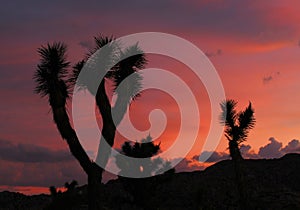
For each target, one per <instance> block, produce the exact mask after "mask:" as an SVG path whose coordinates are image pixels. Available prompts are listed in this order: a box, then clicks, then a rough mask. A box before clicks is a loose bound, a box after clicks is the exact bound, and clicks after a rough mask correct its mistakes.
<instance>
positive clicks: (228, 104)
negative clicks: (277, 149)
mask: <svg viewBox="0 0 300 210" xmlns="http://www.w3.org/2000/svg"><path fill="white" fill-rule="evenodd" d="M236 105H237V102H236V101H235V100H232V99H228V100H226V101H224V102H222V103H221V109H222V114H221V123H224V124H225V137H226V138H227V140H228V142H229V152H230V156H231V158H232V159H233V160H236V159H242V156H241V153H240V149H239V146H240V144H241V143H242V142H244V141H246V140H247V137H248V134H249V131H250V130H251V129H252V128H253V127H254V125H255V122H256V121H255V117H254V109H253V108H252V104H251V102H249V105H248V106H247V107H246V108H245V110H243V111H240V112H237V111H236V109H235V108H236Z"/></svg>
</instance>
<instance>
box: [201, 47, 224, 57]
mask: <svg viewBox="0 0 300 210" xmlns="http://www.w3.org/2000/svg"><path fill="white" fill-rule="evenodd" d="M222 54H223V51H222V50H221V49H218V50H217V51H216V52H206V53H205V55H206V56H207V57H215V56H220V55H222Z"/></svg>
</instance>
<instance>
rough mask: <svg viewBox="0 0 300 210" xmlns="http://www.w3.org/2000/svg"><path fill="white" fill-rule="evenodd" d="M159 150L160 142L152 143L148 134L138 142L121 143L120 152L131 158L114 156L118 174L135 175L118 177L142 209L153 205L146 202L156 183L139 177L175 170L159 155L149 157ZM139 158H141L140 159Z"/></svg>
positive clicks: (153, 180)
mask: <svg viewBox="0 0 300 210" xmlns="http://www.w3.org/2000/svg"><path fill="white" fill-rule="evenodd" d="M159 151H160V144H154V142H153V141H152V137H151V136H150V135H149V136H147V137H146V138H145V139H142V140H141V141H140V142H135V143H132V142H130V141H126V142H125V143H124V144H123V145H122V151H121V153H122V154H124V155H125V156H126V157H132V158H133V159H129V160H128V159H124V158H123V156H121V155H117V156H116V164H117V166H118V167H119V168H120V169H121V170H120V173H119V174H121V175H122V174H126V175H127V176H128V175H130V176H131V177H137V178H125V177H119V179H121V181H122V182H123V185H124V187H125V189H126V190H127V191H128V192H129V193H130V194H131V195H132V196H133V197H134V203H135V204H137V205H139V206H140V207H142V208H143V209H153V206H151V205H149V206H148V203H147V202H148V200H149V197H151V195H152V194H153V193H154V191H155V187H156V185H157V183H155V179H148V181H145V179H141V178H140V177H144V176H151V175H155V174H156V173H157V172H160V171H162V170H163V171H166V172H167V173H174V172H175V169H174V168H172V166H171V163H170V162H169V161H165V160H163V159H162V158H160V157H157V158H154V159H153V158H151V157H153V156H154V155H157V153H158V152H159ZM144 158H145V159H144ZM141 159H143V160H142V161H141Z"/></svg>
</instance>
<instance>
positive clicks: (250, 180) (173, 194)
mask: <svg viewBox="0 0 300 210" xmlns="http://www.w3.org/2000/svg"><path fill="white" fill-rule="evenodd" d="M233 167H234V166H233V161H231V160H224V161H220V162H218V163H216V164H214V165H212V166H210V167H208V168H206V169H205V170H204V171H194V172H182V173H176V174H164V175H159V176H155V177H151V178H147V179H143V182H144V185H145V186H147V185H149V183H151V184H152V185H151V186H152V190H151V194H149V196H148V199H147V202H146V203H145V208H143V207H140V206H138V205H136V204H135V202H134V200H133V196H132V195H131V194H130V193H129V192H128V191H126V189H124V187H123V185H122V182H121V181H120V180H119V179H117V180H111V181H109V182H108V183H107V184H105V185H104V195H105V196H104V197H101V199H103V200H102V203H103V205H104V207H105V208H106V209H124V210H126V209H128V210H129V209H130V210H134V209H146V208H147V206H151V209H187V210H195V209H218V210H219V209H221V210H222V209H224V210H225V209H238V208H239V202H238V199H237V197H238V196H237V194H238V189H237V186H236V182H235V178H234V176H235V174H234V170H233ZM243 168H244V170H245V174H246V177H245V181H246V182H247V186H248V188H247V189H246V190H247V195H248V196H249V198H248V200H249V201H250V202H249V203H250V206H248V208H251V209H261V210H271V209H272V210H273V209H290V210H297V209H300V182H299V177H300V154H287V155H285V156H283V157H282V158H279V159H258V160H248V159H245V160H244V161H243ZM75 189H76V192H75V193H74V194H73V195H71V194H68V193H62V195H61V196H62V197H61V200H60V201H56V203H55V202H52V203H51V197H50V195H49V196H46V195H40V196H35V197H29V196H24V195H21V194H16V193H9V192H2V193H0V209H1V210H4V209H24V210H26V209H34V208H33V207H34V205H38V206H39V207H41V206H42V205H41V203H42V204H43V205H44V206H45V209H57V210H59V209H74V210H77V209H87V199H86V198H87V187H86V186H80V187H77V188H75ZM144 190H145V191H146V190H147V189H144ZM70 196H71V197H70ZM72 196H73V197H72ZM12 200H13V202H12ZM62 201H63V204H64V206H63V207H62V203H60V202H62ZM49 203H51V205H50V204H49ZM20 206H21V207H20ZM50 206H51V208H50ZM35 209H37V208H35ZM39 209H42V208H39Z"/></svg>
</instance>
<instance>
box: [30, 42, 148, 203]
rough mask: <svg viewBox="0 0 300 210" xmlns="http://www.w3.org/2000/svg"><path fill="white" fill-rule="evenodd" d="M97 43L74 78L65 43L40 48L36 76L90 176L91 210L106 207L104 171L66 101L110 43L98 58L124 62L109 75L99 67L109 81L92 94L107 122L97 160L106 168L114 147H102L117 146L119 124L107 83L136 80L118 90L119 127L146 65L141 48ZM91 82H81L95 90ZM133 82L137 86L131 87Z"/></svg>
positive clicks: (38, 88)
mask: <svg viewBox="0 0 300 210" xmlns="http://www.w3.org/2000/svg"><path fill="white" fill-rule="evenodd" d="M95 42H96V47H95V49H93V50H91V52H90V54H89V55H88V56H87V58H86V59H84V60H83V61H81V62H79V63H78V64H77V65H75V67H74V68H73V72H72V75H70V74H69V71H68V70H69V67H70V62H68V61H67V58H66V50H67V47H66V45H65V44H64V43H61V42H57V43H53V44H51V45H50V44H48V45H47V46H42V47H40V48H39V49H38V53H39V55H40V57H41V59H40V64H39V65H38V66H37V70H36V72H35V75H34V79H35V82H36V84H37V85H36V89H35V91H36V93H38V94H40V95H41V96H42V97H45V96H47V97H48V101H49V104H50V106H51V108H52V113H53V119H54V122H55V124H56V125H57V129H58V130H59V132H60V134H61V136H62V138H63V139H65V140H66V141H67V144H68V146H69V148H70V151H71V153H72V155H73V156H74V157H75V158H76V159H77V160H78V162H79V163H80V165H81V167H82V168H83V170H84V171H85V172H86V174H87V175H88V197H89V209H101V208H102V207H101V205H100V201H99V200H100V199H99V195H100V194H101V193H100V191H99V190H100V188H101V179H102V172H103V169H102V168H101V167H99V166H98V165H97V164H96V163H95V162H93V161H92V160H90V158H89V157H88V155H87V154H86V152H85V150H84V149H83V147H82V145H81V144H80V142H79V139H78V137H77V135H76V132H75V130H74V129H73V128H72V126H71V124H70V121H69V117H68V113H67V109H66V102H67V99H68V98H69V95H70V94H71V87H72V86H73V85H74V83H75V81H76V79H77V77H78V75H79V73H80V71H81V70H82V67H83V66H84V64H85V62H86V61H87V59H89V57H91V56H92V54H93V53H94V52H96V51H97V50H98V49H100V48H102V47H103V46H104V45H106V44H109V47H107V48H106V50H104V53H102V57H100V58H97V59H102V61H103V64H104V65H107V66H109V65H110V64H112V62H114V61H115V59H119V60H121V61H120V62H119V63H117V64H116V65H114V66H113V67H112V68H111V69H110V70H109V71H107V72H106V71H105V70H106V67H107V66H99V67H98V68H99V70H100V71H102V72H100V74H101V73H102V74H105V79H103V80H102V81H99V82H100V86H99V87H98V89H97V91H96V92H92V94H94V95H95V98H96V103H97V106H98V108H99V111H100V114H101V116H102V121H103V128H102V137H101V141H100V144H99V145H100V146H99V150H98V157H97V160H99V161H102V163H103V165H106V163H107V160H108V157H109V154H110V148H107V147H105V146H104V148H101V145H102V144H103V141H104V140H106V141H107V142H108V144H109V145H111V146H112V145H113V143H114V137H115V131H116V125H115V124H114V122H113V120H112V119H113V118H112V114H111V110H112V107H111V104H110V102H109V100H108V96H107V93H106V90H105V80H106V79H111V80H112V81H113V82H114V84H115V87H117V86H118V85H119V84H120V83H121V82H122V81H123V80H124V79H125V78H126V77H127V76H129V75H131V74H134V75H133V77H131V78H132V79H131V80H130V81H126V83H125V85H123V86H122V88H121V89H117V88H115V89H114V90H115V93H116V94H117V95H118V98H117V101H116V103H115V106H114V109H116V110H117V112H115V113H118V115H117V116H116V119H117V120H116V122H117V123H116V124H118V123H119V122H120V121H121V119H122V117H123V116H124V114H125V112H126V109H127V106H128V104H129V103H130V101H131V100H132V99H133V98H134V97H135V96H136V93H137V92H138V90H139V88H140V80H141V76H140V75H139V74H137V73H136V70H138V69H141V68H143V67H144V64H145V63H146V59H145V57H144V54H143V53H142V51H141V50H140V49H139V48H138V46H137V45H134V46H132V47H129V48H127V49H126V50H125V51H120V50H119V49H120V48H119V47H118V46H117V44H115V43H114V42H113V39H112V38H107V37H102V36H99V37H95ZM110 43H111V44H110ZM132 52H133V53H135V54H137V55H135V56H131V57H129V58H127V55H128V54H130V53H132ZM123 58H124V59H123ZM92 76H94V75H92ZM85 82H87V83H85ZM88 82H89V81H79V85H82V87H86V88H87V89H89V90H91V88H90V87H89V86H88V85H89V84H88ZM131 82H135V83H134V84H131ZM99 153H101V154H99Z"/></svg>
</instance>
